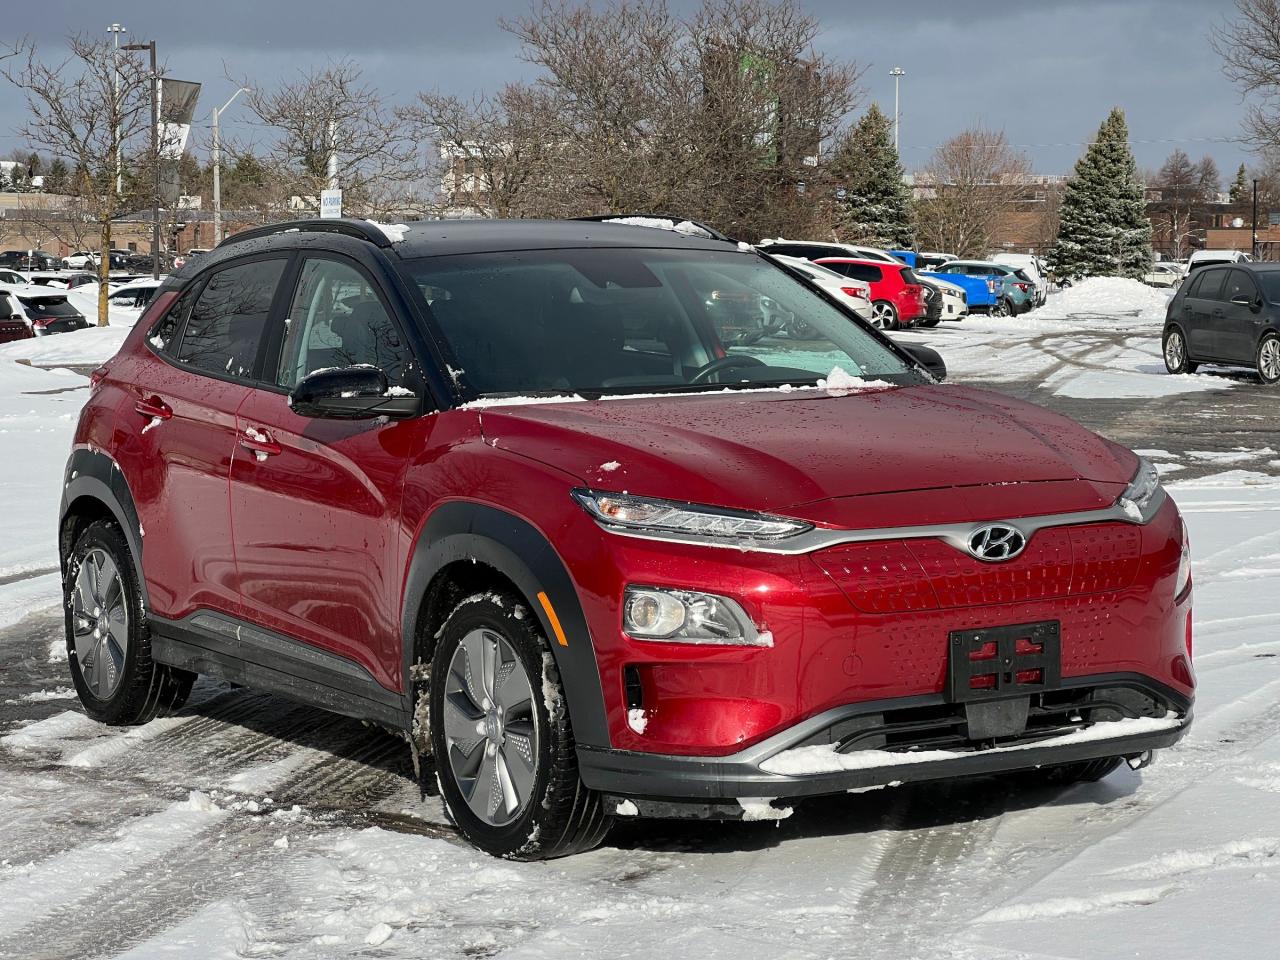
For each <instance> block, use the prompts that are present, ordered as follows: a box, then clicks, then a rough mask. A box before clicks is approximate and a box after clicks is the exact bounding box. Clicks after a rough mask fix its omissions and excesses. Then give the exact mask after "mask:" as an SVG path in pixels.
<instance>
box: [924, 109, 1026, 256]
mask: <svg viewBox="0 0 1280 960" xmlns="http://www.w3.org/2000/svg"><path fill="white" fill-rule="evenodd" d="M922 174H923V176H922V177H920V178H919V179H918V181H917V182H918V183H920V184H921V185H922V186H923V187H925V188H926V189H927V190H929V191H931V192H932V196H928V197H926V198H925V199H924V200H922V201H921V202H920V203H919V204H917V207H916V214H917V217H918V220H919V227H918V232H919V238H920V243H921V245H922V246H924V247H927V248H929V249H932V250H948V251H951V252H953V253H956V254H958V255H960V256H962V257H964V256H985V255H986V253H987V247H988V246H989V245H990V238H991V235H992V232H993V230H994V228H995V225H996V220H997V218H998V217H999V216H1000V215H1001V214H1002V213H1003V212H1004V211H1005V210H1007V209H1008V208H1009V207H1011V206H1012V205H1013V204H1015V203H1017V202H1019V201H1021V200H1023V199H1025V198H1026V196H1027V194H1028V181H1029V177H1030V174H1031V164H1030V162H1029V161H1028V160H1027V157H1026V155H1025V154H1022V153H1018V152H1017V151H1015V150H1014V149H1013V148H1012V147H1010V146H1009V142H1008V140H1007V139H1005V135H1004V133H1003V132H997V131H992V130H982V129H974V130H966V131H965V132H963V133H961V134H959V135H957V136H955V137H952V138H951V139H950V140H948V141H946V142H945V143H943V144H942V145H941V146H939V147H938V149H937V150H936V151H935V152H934V154H933V157H932V159H930V161H929V164H928V166H927V167H925V169H924V170H923V171H922Z"/></svg>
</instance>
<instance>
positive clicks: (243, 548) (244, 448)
mask: <svg viewBox="0 0 1280 960" xmlns="http://www.w3.org/2000/svg"><path fill="white" fill-rule="evenodd" d="M296 278H297V279H296V281H295V282H293V283H292V284H291V289H290V291H289V296H288V299H287V300H285V301H284V303H285V304H286V305H287V306H286V309H285V312H284V314H283V317H284V319H283V321H282V322H283V326H284V330H283V331H282V332H280V331H278V336H277V339H278V340H279V341H280V345H279V347H278V348H276V347H273V349H272V351H271V354H272V358H271V361H270V369H268V370H266V372H265V373H264V376H263V381H264V382H263V383H262V384H261V385H260V387H259V388H258V389H255V390H253V391H251V393H250V395H249V396H248V397H247V399H246V400H245V402H244V405H243V406H242V407H241V408H240V415H239V418H238V422H237V425H236V429H237V431H238V437H237V443H238V448H237V450H236V453H235V457H234V460H233V463H232V470H231V511H232V522H233V525H234V530H235V539H236V561H237V566H238V586H239V594H240V597H241V601H242V603H243V605H244V616H245V618H246V619H248V620H251V621H253V622H254V623H257V624H260V625H261V626H264V627H266V628H268V629H270V630H272V631H275V632H277V633H280V634H284V635H286V636H287V637H290V638H292V639H295V640H300V641H303V642H304V643H306V644H309V645H311V646H314V647H317V648H319V649H321V650H323V651H325V652H327V653H330V654H333V655H335V656H336V657H338V658H341V661H345V664H344V665H341V666H339V667H335V668H334V669H338V670H339V671H340V672H344V673H349V672H350V667H349V666H347V665H349V664H356V665H358V668H359V671H360V672H359V673H358V674H355V676H363V677H366V678H367V677H370V676H371V677H372V678H373V679H374V680H376V682H377V683H378V684H380V685H381V686H382V687H384V688H386V689H388V690H399V688H400V687H401V686H402V681H401V661H400V657H401V651H402V645H401V640H400V603H399V598H400V585H401V578H402V574H403V557H402V550H403V549H404V548H403V545H402V543H403V540H402V538H401V537H400V536H399V533H400V522H401V502H402V500H401V497H402V492H403V486H404V475H405V470H406V469H407V466H408V464H409V462H410V460H411V459H412V455H413V454H414V453H415V452H416V451H419V450H421V449H423V448H424V446H425V445H426V443H427V438H428V437H429V436H430V431H431V430H432V428H433V427H434V426H435V424H436V421H437V420H438V418H436V417H419V418H415V419H412V420H407V421H388V420H386V419H385V418H380V419H377V420H316V419H310V418H307V417H302V416H299V415H297V414H295V413H294V412H293V411H292V410H291V409H290V407H289V392H290V390H292V389H293V387H294V386H296V385H297V383H298V381H299V380H301V379H302V378H303V377H305V376H306V375H307V374H309V373H312V372H314V371H316V370H320V369H323V368H328V367H347V366H353V365H356V364H371V365H373V366H376V367H378V368H379V369H381V370H382V371H383V372H385V373H386V374H387V379H388V381H389V383H390V385H391V387H392V388H393V389H394V388H397V387H408V388H410V389H414V390H415V391H417V390H420V389H421V387H420V384H419V382H418V378H419V373H418V371H419V370H420V368H419V367H417V366H416V364H415V362H414V359H413V356H412V353H411V352H410V349H409V347H408V345H407V340H406V338H405V336H404V334H403V331H402V330H401V329H400V327H399V325H398V324H397V322H396V321H395V320H394V312H393V311H392V309H391V308H390V306H389V303H390V301H389V300H388V298H387V296H386V295H385V291H383V290H382V289H381V288H380V287H379V285H378V284H377V283H376V282H375V281H374V279H373V278H372V276H371V275H370V274H369V273H368V272H367V271H366V270H365V269H364V268H363V267H361V266H360V265H359V264H357V263H356V262H355V261H353V260H349V259H346V258H344V257H340V256H338V255H337V254H327V253H317V254H314V255H311V254H309V255H307V256H306V257H304V258H302V260H301V262H300V267H299V269H298V271H297V273H296ZM325 662H326V663H328V664H329V665H330V666H331V667H332V666H333V662H332V661H325Z"/></svg>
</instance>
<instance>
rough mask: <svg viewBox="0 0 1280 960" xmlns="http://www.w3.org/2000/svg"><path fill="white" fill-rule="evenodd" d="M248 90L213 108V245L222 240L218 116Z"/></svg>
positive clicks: (243, 90) (220, 143)
mask: <svg viewBox="0 0 1280 960" xmlns="http://www.w3.org/2000/svg"><path fill="white" fill-rule="evenodd" d="M248 90H249V88H248V87H241V88H240V89H239V90H237V91H236V92H235V93H233V94H232V95H231V99H230V100H228V101H227V102H226V103H224V104H223V105H222V106H220V107H214V108H213V144H212V150H211V151H210V152H211V153H212V154H213V157H212V160H213V245H214V246H215V247H216V246H217V245H218V244H220V243H221V242H222V141H221V140H219V139H218V117H220V116H221V115H222V113H223V112H224V111H225V110H226V109H227V107H229V106H231V104H232V103H233V102H234V101H235V99H236V97H238V96H240V94H242V93H246V92H248Z"/></svg>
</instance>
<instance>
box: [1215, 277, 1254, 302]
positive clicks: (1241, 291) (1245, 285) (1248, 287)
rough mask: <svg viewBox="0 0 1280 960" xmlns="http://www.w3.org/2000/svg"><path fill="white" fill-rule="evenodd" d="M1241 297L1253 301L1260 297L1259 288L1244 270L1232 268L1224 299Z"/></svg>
mask: <svg viewBox="0 0 1280 960" xmlns="http://www.w3.org/2000/svg"><path fill="white" fill-rule="evenodd" d="M1240 297H1243V298H1244V299H1245V300H1248V301H1249V302H1250V303H1252V302H1253V301H1255V300H1257V299H1258V288H1257V287H1256V286H1254V283H1253V280H1252V279H1251V278H1250V276H1249V275H1248V274H1247V273H1245V272H1244V271H1243V270H1232V271H1231V272H1230V274H1229V275H1228V277H1227V286H1226V290H1225V291H1224V292H1223V296H1222V299H1223V300H1235V299H1237V298H1240Z"/></svg>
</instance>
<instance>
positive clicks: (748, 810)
mask: <svg viewBox="0 0 1280 960" xmlns="http://www.w3.org/2000/svg"><path fill="white" fill-rule="evenodd" d="M738 806H740V807H741V808H742V819H743V820H747V821H757V820H785V819H787V817H789V816H791V814H792V813H794V812H795V811H794V810H793V809H792V808H791V807H775V806H774V805H773V801H772V799H771V798H770V797H739V798H738Z"/></svg>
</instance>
